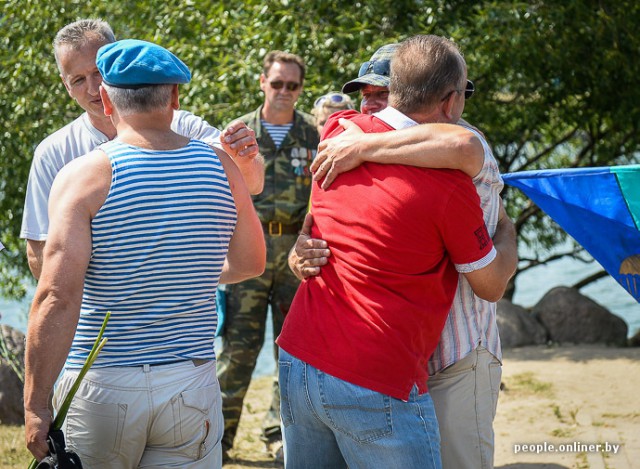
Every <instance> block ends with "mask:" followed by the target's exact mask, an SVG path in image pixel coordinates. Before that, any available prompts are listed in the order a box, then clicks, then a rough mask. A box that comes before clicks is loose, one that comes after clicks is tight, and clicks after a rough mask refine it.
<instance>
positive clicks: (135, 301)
mask: <svg viewBox="0 0 640 469" xmlns="http://www.w3.org/2000/svg"><path fill="white" fill-rule="evenodd" d="M96 64H97V67H98V70H99V72H100V74H101V76H102V77H103V81H102V85H101V86H100V97H101V99H102V103H103V107H104V113H105V115H107V116H108V117H109V118H110V119H111V122H112V123H113V126H114V127H115V129H116V133H117V137H116V138H115V139H114V140H111V141H109V142H106V143H104V144H102V145H100V146H99V147H98V148H97V149H96V150H94V151H92V152H90V153H88V154H86V155H84V156H81V157H78V158H76V159H75V160H74V161H72V162H70V163H69V164H67V165H66V166H65V167H64V168H63V169H62V170H60V172H59V173H58V175H57V177H56V179H55V181H54V183H53V186H52V189H51V195H50V198H49V213H50V216H51V227H50V230H49V236H48V239H47V244H46V247H45V251H44V262H43V268H42V275H41V277H40V280H39V282H38V287H37V289H36V292H35V295H34V300H33V304H32V309H31V311H30V315H29V324H28V329H27V330H28V339H27V345H26V350H27V351H26V356H25V365H26V366H25V391H24V403H25V434H26V441H27V447H28V448H29V450H30V451H31V452H32V453H33V454H34V456H35V457H36V458H37V459H42V458H43V457H44V456H45V455H46V453H47V445H46V435H47V432H48V431H49V429H50V425H51V422H52V415H51V411H50V410H49V396H50V395H51V392H52V390H53V385H54V383H55V382H56V378H57V377H58V375H59V374H60V371H61V370H62V369H63V368H64V369H63V373H62V376H61V377H60V379H59V381H58V384H57V385H56V389H55V392H54V394H53V406H54V408H55V409H59V408H60V405H61V402H62V400H63V399H64V397H65V396H66V395H67V393H68V392H69V389H70V388H71V386H72V385H73V383H74V381H75V379H76V378H77V376H78V374H79V372H80V369H81V368H82V366H83V364H84V363H85V361H86V360H87V356H88V354H89V351H90V349H91V345H92V343H93V341H94V340H95V338H96V336H97V335H98V332H99V329H100V326H101V324H102V323H103V321H104V319H105V317H106V315H107V313H108V312H110V314H111V316H110V319H109V322H108V325H107V327H106V330H105V333H104V336H105V337H106V338H107V339H108V341H107V343H106V345H105V346H104V348H103V349H102V351H101V352H100V354H99V356H98V357H97V360H96V361H95V362H94V364H93V366H92V368H91V369H90V370H89V371H88V373H87V375H86V376H85V378H84V380H83V381H82V383H81V385H80V387H79V389H78V390H77V393H76V395H75V397H74V400H73V403H72V405H71V408H70V409H69V412H68V414H67V418H66V420H65V423H64V424H63V428H62V429H63V431H64V433H65V435H66V438H67V441H68V444H69V446H70V447H71V448H73V449H74V450H75V451H76V453H77V454H78V455H79V456H80V459H81V460H82V461H83V462H84V464H85V465H86V466H87V467H91V468H132V467H182V468H190V469H193V468H202V469H204V468H212V467H213V468H220V467H222V445H221V441H222V434H223V430H224V425H223V419H222V409H221V395H220V389H219V386H218V382H217V379H216V375H215V366H216V357H215V352H214V344H213V341H214V333H215V330H216V326H217V324H216V322H217V317H216V300H215V293H216V288H217V285H218V282H239V281H242V280H245V279H247V278H251V277H255V276H257V275H260V274H261V273H262V272H263V270H264V268H265V259H266V253H265V244H264V237H263V234H262V225H261V224H260V220H259V219H258V216H257V214H256V211H255V209H254V208H253V204H252V202H251V197H250V194H249V191H248V189H247V187H246V185H245V183H244V181H243V178H242V175H241V173H240V171H239V170H238V167H237V166H236V165H235V164H234V163H233V161H232V160H231V158H230V157H229V156H228V155H227V154H226V153H224V152H223V151H220V150H217V149H216V150H214V149H213V148H211V147H210V146H209V145H208V144H207V143H205V142H203V141H201V140H195V139H189V138H188V137H184V136H182V135H180V134H178V133H176V132H175V131H173V130H172V128H171V127H172V122H173V119H174V113H175V111H176V110H177V109H178V107H179V98H178V84H182V83H188V82H189V80H190V78H191V74H190V72H189V69H188V68H187V67H186V65H185V64H184V63H183V62H182V61H180V60H179V59H178V58H177V57H176V56H175V55H173V54H172V53H171V52H169V51H168V50H166V49H164V48H162V47H160V46H158V45H155V44H152V43H149V42H145V41H138V40H124V41H118V42H114V43H111V44H107V45H105V46H102V47H101V48H100V49H99V50H98V51H97V58H96Z"/></svg>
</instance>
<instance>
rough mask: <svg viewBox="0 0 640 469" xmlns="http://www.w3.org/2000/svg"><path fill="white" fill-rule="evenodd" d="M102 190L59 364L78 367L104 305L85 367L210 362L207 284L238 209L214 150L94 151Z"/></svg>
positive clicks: (212, 307) (212, 305) (212, 319)
mask: <svg viewBox="0 0 640 469" xmlns="http://www.w3.org/2000/svg"><path fill="white" fill-rule="evenodd" d="M100 149H102V150H103V151H104V152H105V153H106V154H107V155H108V157H109V160H110V161H111V169H112V180H111V188H110V190H109V193H108V195H107V198H106V201H105V203H104V205H103V206H102V208H101V209H100V210H99V212H98V213H97V214H96V217H95V218H94V219H93V221H92V223H91V230H92V239H93V250H92V255H91V260H90V262H89V266H88V269H87V273H86V277H85V285H84V291H83V297H82V307H81V311H80V319H79V323H78V329H77V331H76V335H75V337H74V340H73V344H72V347H71V352H70V354H69V357H68V359H67V362H66V367H68V368H79V367H81V366H82V364H83V363H84V361H85V359H86V357H87V355H88V352H89V351H90V349H91V346H92V344H93V342H94V340H95V338H96V336H97V335H98V332H99V330H100V326H101V324H102V321H103V319H104V317H105V314H106V312H107V311H111V319H110V320H109V324H108V326H107V329H106V331H105V334H104V336H105V337H107V338H108V342H107V344H106V346H105V347H104V349H103V350H102V352H101V353H100V355H99V357H98V359H97V361H96V362H95V364H94V365H93V366H94V367H104V366H132V365H141V364H147V363H148V364H153V363H163V362H170V361H176V360H182V359H191V358H203V359H214V358H215V353H214V350H213V340H214V334H215V331H216V325H217V315H216V287H217V286H218V280H219V278H220V273H221V271H222V266H223V263H224V259H225V256H226V253H227V249H228V246H229V240H230V239H231V235H232V233H233V230H234V228H235V224H236V220H237V212H236V207H235V203H234V200H233V195H232V194H231V190H230V189H229V183H228V180H227V177H226V174H225V172H224V169H223V167H222V164H221V163H220V160H219V159H218V157H217V155H216V154H215V153H214V152H213V151H212V150H211V149H210V148H209V147H208V146H207V145H206V144H205V143H204V142H201V141H198V140H192V141H191V142H190V143H189V144H188V145H187V146H186V147H183V148H180V149H177V150H168V151H151V150H147V149H143V148H138V147H133V146H130V145H126V144H124V143H121V142H119V141H117V140H115V141H112V142H108V143H106V144H104V145H102V146H101V147H100Z"/></svg>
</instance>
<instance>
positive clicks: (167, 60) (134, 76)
mask: <svg viewBox="0 0 640 469" xmlns="http://www.w3.org/2000/svg"><path fill="white" fill-rule="evenodd" d="M96 65H97V66H98V70H99V71H100V74H101V75H102V80H103V81H104V83H106V84H107V85H110V86H115V87H118V88H139V87H141V86H148V85H173V84H179V83H189V81H191V72H190V71H189V68H188V67H187V66H186V65H185V64H184V63H183V62H182V61H181V60H180V59H179V58H178V57H176V56H175V55H173V54H172V53H171V52H169V51H168V50H167V49H165V48H164V47H161V46H159V45H157V44H153V43H152V42H147V41H140V40H137V39H124V40H122V41H116V42H112V43H111V44H107V45H104V46H102V47H101V48H100V49H98V54H97V56H96Z"/></svg>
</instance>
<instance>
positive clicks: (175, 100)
mask: <svg viewBox="0 0 640 469" xmlns="http://www.w3.org/2000/svg"><path fill="white" fill-rule="evenodd" d="M171 107H172V108H173V109H174V110H176V111H177V110H178V109H180V92H179V91H178V85H173V88H172V89H171Z"/></svg>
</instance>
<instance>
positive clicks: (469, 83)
mask: <svg viewBox="0 0 640 469" xmlns="http://www.w3.org/2000/svg"><path fill="white" fill-rule="evenodd" d="M475 92H476V86H475V85H474V84H473V82H472V81H471V80H467V86H466V87H465V89H464V99H470V98H471V96H473V93H475Z"/></svg>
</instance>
